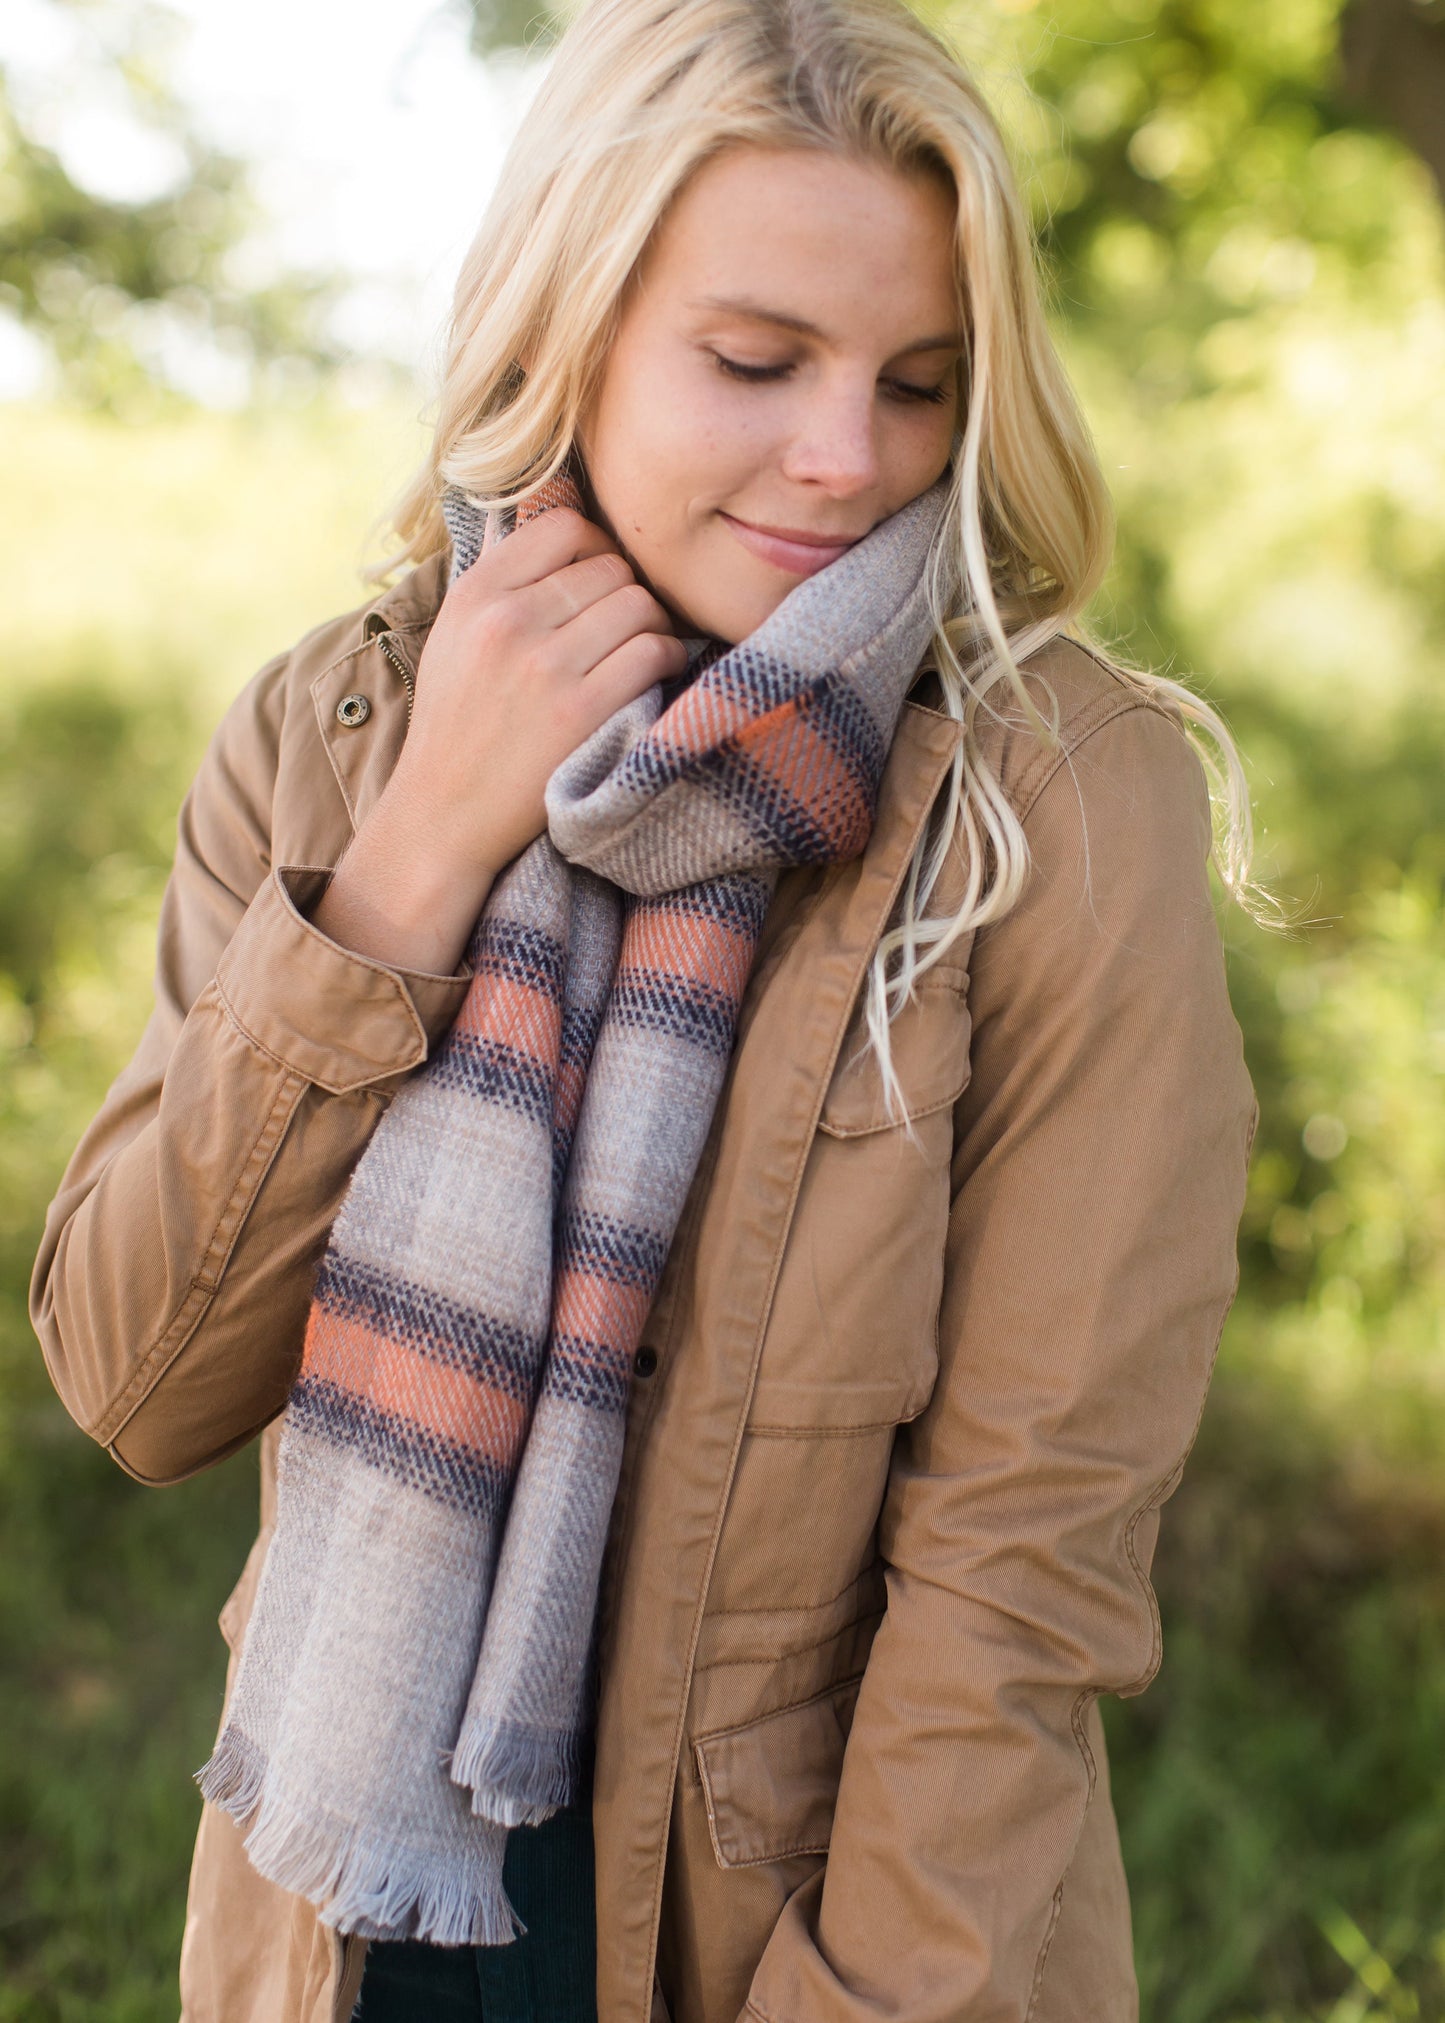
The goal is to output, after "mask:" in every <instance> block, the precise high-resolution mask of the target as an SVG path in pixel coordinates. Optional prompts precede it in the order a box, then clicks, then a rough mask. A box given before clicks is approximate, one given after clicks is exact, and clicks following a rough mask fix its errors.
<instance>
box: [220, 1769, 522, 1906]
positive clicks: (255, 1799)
mask: <svg viewBox="0 0 1445 2023" xmlns="http://www.w3.org/2000/svg"><path fill="white" fill-rule="evenodd" d="M264 1780H265V1765H264V1764H263V1763H262V1761H261V1760H260V1759H259V1758H258V1757H257V1756H256V1754H255V1753H254V1752H253V1751H252V1750H251V1749H250V1748H249V1747H248V1746H247V1745H246V1743H245V1742H244V1741H243V1740H242V1739H241V1738H240V1737H238V1736H237V1735H236V1734H235V1732H234V1730H232V1731H230V1732H228V1733H227V1734H226V1735H224V1736H223V1737H222V1739H221V1742H220V1744H219V1745H218V1747H217V1749H216V1752H215V1754H214V1755H213V1756H212V1758H211V1760H210V1762H209V1763H208V1764H207V1765H206V1767H205V1769H204V1771H202V1772H201V1773H200V1775H199V1776H198V1779H197V1781H198V1783H199V1784H200V1787H201V1794H202V1796H203V1797H204V1798H205V1799H207V1800H208V1802H209V1803H210V1804H212V1805H218V1806H221V1807H222V1808H223V1809H224V1810H225V1811H226V1812H228V1813H230V1814H231V1815H232V1817H234V1818H236V1819H242V1820H249V1821H250V1825H249V1828H248V1829H247V1831H246V1839H245V1847H246V1854H247V1856H248V1857H249V1859H250V1861H251V1863H252V1865H253V1866H254V1867H255V1868H256V1869H257V1870H258V1871H259V1872H260V1873H261V1874H262V1875H264V1876H266V1877H267V1878H268V1879H269V1880H270V1881H271V1882H273V1883H275V1884H276V1886H277V1888H278V1889H283V1890H287V1891H289V1892H290V1893H291V1894H292V1895H293V1896H300V1897H305V1898H307V1899H308V1900H309V1901H310V1902H311V1903H313V1904H318V1905H321V1906H322V1907H323V1908H322V1909H321V1910H320V1912H319V1916H320V1920H321V1923H322V1924H324V1925H330V1926H332V1927H333V1928H334V1929H335V1930H337V1931H340V1932H352V1933H355V1934H356V1935H357V1936H358V1937H360V1938H363V1939H397V1938H424V1939H426V1940H428V1941H429V1942H430V1943H431V1944H432V1945H435V1946H505V1945H509V1944H510V1943H511V1941H512V1940H513V1939H517V1938H520V1937H521V1936H522V1934H523V1933H524V1932H525V1931H526V1929H527V1928H526V1926H525V1925H524V1924H523V1922H522V1920H521V1919H520V1918H519V1917H518V1916H517V1913H516V1912H515V1911H514V1910H513V1908H512V1906H511V1903H510V1902H509V1901H508V1898H507V1893H506V1891H505V1889H504V1888H503V1887H502V1861H503V1858H504V1855H505V1851H506V1833H505V1831H504V1830H503V1829H501V1828H500V1827H499V1828H498V1830H497V1832H496V1834H495V1835H488V1836H487V1837H486V1838H485V1839H484V1840H483V1841H481V1842H480V1843H479V1844H477V1843H474V1844H473V1846H472V1847H471V1848H469V1850H468V1859H467V1861H466V1862H465V1863H464V1864H460V1863H458V1861H457V1859H456V1857H455V1855H454V1854H441V1853H437V1852H433V1853H422V1852H420V1851H418V1850H416V1849H413V1848H407V1847H400V1846H387V1845H385V1844H382V1845H377V1844H375V1843H373V1842H371V1841H369V1840H367V1839H366V1838H364V1836H363V1834H362V1832H361V1830H360V1829H359V1828H357V1827H354V1826H350V1825H347V1824H346V1823H345V1822H344V1821H341V1820H338V1819H335V1818H326V1817H325V1816H323V1815H318V1814H317V1813H316V1811H315V1809H314V1808H310V1809H308V1811H307V1812H306V1813H304V1814H303V1813H301V1812H299V1811H297V1810H296V1808H295V1807H294V1806H291V1805H289V1804H286V1803H283V1802H282V1801H280V1800H278V1799H277V1798H276V1797H275V1796H274V1795H270V1794H268V1793H266V1791H265V1789H264Z"/></svg>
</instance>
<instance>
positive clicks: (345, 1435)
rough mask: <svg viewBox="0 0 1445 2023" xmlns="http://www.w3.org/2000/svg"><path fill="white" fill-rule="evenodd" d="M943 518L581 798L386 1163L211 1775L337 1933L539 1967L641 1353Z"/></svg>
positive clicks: (704, 696)
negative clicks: (706, 1151)
mask: <svg viewBox="0 0 1445 2023" xmlns="http://www.w3.org/2000/svg"><path fill="white" fill-rule="evenodd" d="M945 492H946V487H945V485H944V484H943V483H942V482H940V483H939V484H938V485H936V486H935V487H934V488H933V489H932V490H931V491H930V492H928V493H925V494H924V495H923V496H922V497H921V498H919V499H915V500H914V501H913V502H912V503H911V504H910V505H908V506H905V507H904V508H903V509H902V510H901V511H900V512H898V513H896V514H894V515H893V516H892V517H891V518H889V519H887V520H885V521H883V522H881V523H880V524H879V525H878V526H877V527H875V528H874V529H873V531H872V532H871V533H870V534H869V535H868V536H867V537H866V538H865V539H864V540H862V541H861V542H859V543H858V544H857V546H855V547H854V548H852V549H850V550H848V552H847V553H846V554H844V555H843V556H842V557H841V558H840V559H839V560H838V561H836V562H834V563H833V564H831V565H830V566H829V567H828V568H826V569H825V570H823V571H821V572H820V573H819V574H818V575H816V576H813V577H811V578H808V579H806V580H805V581H803V582H802V583H800V584H798V586H797V587H796V588H795V589H794V590H793V591H792V592H791V593H790V594H789V595H788V596H787V597H786V598H785V599H784V600H783V602H782V603H781V604H780V605H779V606H778V608H777V609H776V610H775V611H774V612H773V614H772V616H771V617H770V618H768V619H767V620H766V621H765V622H764V624H763V625H761V626H760V627H759V628H758V630H757V631H756V632H755V633H754V634H752V635H751V636H750V637H749V638H747V639H744V640H743V641H741V642H740V643H739V644H738V645H737V646H734V647H732V648H730V649H728V650H726V651H720V650H719V653H718V657H716V658H713V659H712V660H711V663H710V664H707V663H708V657H707V656H706V655H703V656H701V657H700V660H699V663H698V665H699V667H700V671H697V672H695V673H694V674H693V677H692V679H691V680H690V681H687V682H686V683H683V684H669V690H670V691H671V693H669V694H667V695H665V694H664V692H663V691H662V690H659V689H653V690H651V691H649V692H648V694H646V695H645V696H643V697H642V698H641V699H640V700H638V701H637V702H635V703H632V704H630V705H629V706H628V707H626V708H625V709H622V710H619V711H618V712H617V714H616V715H615V716H614V717H612V718H611V719H610V720H609V722H607V723H606V724H604V725H603V726H602V728H601V729H600V730H598V731H597V732H596V733H595V734H594V735H593V736H592V737H591V738H589V739H588V740H587V742H586V743H585V744H584V745H582V746H581V747H580V748H579V749H578V750H577V751H576V752H574V753H573V754H572V756H571V757H570V758H569V759H568V760H567V761H566V762H565V763H564V764H563V765H562V766H560V767H559V768H558V770H557V771H556V773H555V774H554V775H553V777H552V779H551V781H550V783H549V785H548V789H547V816H548V827H547V831H546V833H545V834H543V835H542V836H540V837H539V838H538V839H537V840H536V841H535V842H534V843H533V844H531V845H530V846H529V848H528V849H526V850H525V851H524V852H523V853H522V855H521V856H520V857H518V858H517V859H516V861H515V862H514V863H513V864H512V865H511V866H510V867H509V868H508V869H507V871H506V872H505V873H504V874H503V875H502V877H501V878H499V879H498V881H497V882H496V884H495V886H494V887H493V889H492V892H491V894H490V896H489V898H488V900H487V903H486V906H485V908H484V910H483V913H482V916H481V919H480V920H479V922H478V923H477V927H476V930H475V933H474V936H473V938H472V941H471V944H470V947H469V950H468V959H469V962H470V966H471V969H472V972H473V976H472V981H471V984H470V986H469V988H468V991H467V995H466V998H465V1001H464V1003H463V1006H462V1009H461V1011H460V1013H459V1015H458V1017H457V1019H456V1022H455V1024H454V1025H453V1027H452V1029H451V1031H450V1033H449V1034H448V1036H447V1038H446V1040H445V1042H444V1043H443V1044H442V1045H441V1046H440V1047H439V1048H438V1049H437V1050H436V1052H435V1053H434V1054H433V1056H432V1058H431V1059H430V1060H429V1061H428V1062H427V1064H426V1065H425V1067H424V1068H422V1069H421V1070H420V1071H419V1072H418V1073H417V1074H416V1075H415V1076H413V1077H412V1078H411V1079H410V1080H409V1081H408V1082H407V1083H406V1084H405V1085H404V1086H403V1087H402V1088H401V1089H400V1091H399V1092H398V1093H397V1095H396V1097H395V1099H394V1100H393V1102H392V1104H391V1106H390V1108H389V1109H388V1110H387V1112H386V1114H385V1115H384V1116H383V1118H382V1120H381V1122H380V1124H379V1125H378V1126H377V1129H376V1132H375V1134H374V1135H373V1137H372V1139H371V1141H370V1144H369V1145H368V1147H367V1150H366V1151H365V1153H364V1154H363V1156H362V1158H361V1160H360V1163H359V1164H358V1166H357V1169H356V1172H355V1175H354V1177H353V1179H352V1183H351V1186H350V1189H349V1191H348V1193H347V1196H346V1199H345V1202H344V1204H343V1206H342V1208H341V1212H340V1214H339V1215H338V1216H337V1219H336V1222H335V1225H334V1227H333V1229H332V1233H331V1239H330V1245H329V1248H328V1250H327V1254H326V1257H325V1260H324V1262H323V1264H322V1267H321V1272H320V1276H319V1278H318V1281H317V1285H316V1290H315V1296H314V1301H313V1305H312V1310H311V1315H310V1319H309V1323H308V1327H307V1333H306V1343H305V1350H304V1354H303V1360H302V1364H301V1370H300V1375H299V1377H298V1380H297V1382H296V1385H295V1387H294V1389H293V1391H292V1393H291V1397H290V1401H289V1403H288V1405H287V1408H286V1415H285V1420H284V1423H283V1429H282V1438H281V1448H280V1460H279V1469H278V1487H277V1496H278V1506H277V1507H278V1516H277V1525H276V1533H275V1538H274V1540H273V1543H272V1545H271V1549H270V1554H269V1557H268V1559H267V1561H266V1566H265V1569H264V1572H263V1574H262V1578H261V1583H260V1587H259V1590H258V1593H257V1597H256V1604H255V1608H254V1612H253V1614H252V1618H251V1623H250V1627H249V1631H248V1634H247V1637H246V1643H245V1649H244V1652H243V1655H242V1660H241V1666H240V1672H239V1676H238V1678H237V1681H236V1687H235V1692H234V1694H233V1696H232V1700H231V1704H230V1709H229V1713H228V1717H227V1720H226V1723H225V1726H224V1728H223V1731H222V1733H221V1736H220V1738H219V1740H218V1742H217V1745H216V1749H215V1752H214V1754H213V1755H212V1757H211V1759H210V1761H209V1762H208V1763H207V1764H206V1766H205V1768H204V1769H203V1770H202V1771H201V1772H200V1773H199V1781H200V1784H201V1788H202V1790H203V1791H204V1793H205V1795H206V1797H207V1798H208V1799H210V1800H212V1801H213V1802H214V1803H215V1804H217V1805H220V1806H222V1807H224V1808H225V1809H226V1810H227V1811H228V1812H229V1813H231V1814H232V1815H233V1816H234V1817H235V1818H236V1819H237V1820H238V1821H240V1822H241V1823H242V1824H243V1825H245V1826H246V1827H247V1829H248V1831H247V1838H246V1848H247V1852H248V1854H249V1855H250V1858H251V1860H252V1862H253V1863H254V1865H255V1867H256V1868H257V1869H258V1870H259V1871H260V1873H261V1874H262V1875H264V1876H266V1877H268V1878H269V1879H270V1880H271V1881H272V1882H274V1883H276V1884H278V1885H279V1886H280V1887H281V1888H283V1889H286V1890H289V1891H292V1892H294V1893H296V1894H298V1895H301V1896H304V1897H306V1898H308V1899H309V1900H310V1901H311V1902H312V1903H314V1904H315V1905H316V1906H317V1907H318V1909H319V1912H320V1915H321V1918H322V1920H323V1922H325V1923H326V1924H329V1925H332V1926H335V1927H336V1928H338V1929H339V1930H341V1931H344V1932H354V1933H359V1934H362V1935H364V1936H367V1937H370V1938H384V1939H398V1938H410V1937H415V1938H421V1939H427V1940H431V1941H433V1942H434V1943H437V1944H440V1945H461V1944H466V1943H469V1942H470V1943H475V1944H498V1943H502V1942H505V1941H507V1940H509V1939H511V1938H512V1937H514V1936H515V1933H516V1931H517V1929H518V1927H517V1921H516V1919H515V1916H514V1914H513V1912H512V1909H511V1906H510V1905H509V1904H508V1902H507V1898H506V1895H505V1893H504V1891H503V1888H502V1854H503V1849H504V1846H505V1842H506V1836H507V1832H508V1830H509V1828H510V1827H512V1826H514V1825H517V1824H521V1823H535V1822H538V1821H540V1820H542V1819H545V1818H546V1817H548V1816H549V1814H551V1813H552V1812H554V1811H555V1810H557V1809H558V1808H559V1807H560V1806H563V1805H565V1804H567V1803H568V1802H569V1801H570V1800H571V1799H572V1798H573V1797H574V1795H575V1794H576V1791H577V1787H578V1774H579V1768H580V1766H581V1763H582V1760H583V1755H584V1751H585V1745H586V1741H587V1737H588V1734H589V1727H590V1722H591V1718H592V1689H591V1671H592V1635H593V1623H594V1616H595V1613H596V1603H597V1587H598V1576H599V1570H600V1565H601V1559H602V1551H603V1546H604V1543H605V1540H606V1536H607V1529H608V1522H609V1517H610V1512H611V1506H612V1500H613V1496H614V1493H615V1490H616V1485H617V1475H618V1468H619V1464H620V1460H621V1454H622V1442H623V1431H624V1423H625V1413H626V1406H627V1399H628V1393H629V1385H630V1376H631V1368H632V1358H633V1355H634V1352H635V1350H636V1346H637V1342H638V1338H639V1335H640V1333H641V1330H642V1327H643V1324H644V1322H645V1320H646V1317H647V1312H648V1309H649V1306H650V1304H651V1301H652V1297H653V1294H654V1292H655V1290H656V1287H657V1282H658V1279H659V1276H660V1275H661V1271H662V1267H663V1263H664V1261H665V1259H666V1256H667V1251H668V1247H669V1244H670V1243H671V1240H672V1236H673V1231H674V1229H675V1227H676V1223H677V1218H678V1216H679V1214H680V1212H681V1209H682V1204H683V1198H684V1196H685V1194H686V1192H687V1189H688V1187H689V1185H690V1183H691V1180H692V1177H693V1173H694V1170H695V1168H696V1165H697V1161H698V1158H699V1155H700V1153H701V1149H702V1145H703V1141H704V1138H705V1136H706V1134H707V1130H708V1126H709V1123H710V1121H711V1118H712V1114H713V1110H714V1108H715V1106H716V1104H717V1100H718V1096H719V1093H720V1091H721V1089H722V1085H723V1078H724V1075H725V1073H726V1070H727V1065H728V1061H729V1058H730V1055H731V1051H732V1046H733V1040H734V1032H735V1027H736V1020H737V1013H738V1007H739V1005H740V1002H741V999H742V995H743V990H744V987H745V985H746V982H747V978H748V973H749V970H750V967H751V964H752V959H753V954H754V951H755V948H756V945H757V938H758V934H759V931H760V929H761V927H762V922H763V915H764V912H765V910H766V907H767V903H768V899H769V896H770V894H771V891H772V888H773V884H774V882H775V880H776V878H777V875H778V872H779V871H780V870H781V869H782V868H783V867H785V866H788V865H795V864H828V863H834V862H838V861H842V860H845V859H848V858H851V857H854V856H856V855H858V854H859V853H860V852H861V851H862V849H863V848H864V846H865V844H866V842H867V840H868V836H869V833H870V831H871V828H872V823H873V816H874V812H875V808H876V805H877V797H878V789H879V783H880V780H881V778H882V773H883V767H884V763H885V761H886V758H887V755H888V749H889V745H890V743H891V740H892V737H893V732H894V729H895V726H896V724H897V721H898V717H899V714H900V711H901V709H902V705H903V700H904V697H905V695H906V694H907V691H908V689H909V687H910V685H911V683H912V681H913V679H914V675H915V672H916V669H917V666H918V662H919V659H920V657H921V655H922V653H923V650H924V648H925V646H926V644H927V642H928V639H929V636H930V632H931V626H932V621H931V616H930V611H929V605H928V601H927V597H926V595H925V588H924V585H925V576H926V569H927V563H928V556H929V551H930V546H931V543H932V540H933V537H934V534H935V532H936V530H937V527H938V524H939V520H940V517H941V515H942V511H943V505H944V499H945ZM567 496H568V494H567V493H566V491H565V489H558V490H555V491H554V492H553V493H551V494H550V495H549V496H548V497H546V498H543V499H542V500H541V501H540V504H541V505H542V506H543V507H545V506H546V505H547V504H555V503H559V502H560V501H561V500H562V499H563V498H566V497H567ZM448 518H449V522H450V525H451V529H452V534H453V554H454V579H455V574H456V573H459V571H460V570H461V569H462V568H464V567H466V566H467V565H468V563H469V562H470V561H472V560H473V559H474V558H475V556H476V554H477V553H478V552H479V550H480V548H481V546H482V545H483V539H482V536H483V533H484V528H483V524H482V521H481V518H480V516H479V515H478V514H477V512H476V510H475V509H474V508H473V507H471V506H470V505H469V504H468V502H466V501H464V500H460V499H459V498H457V497H456V496H455V495H454V496H453V497H452V498H451V499H450V500H449V502H448ZM507 531H508V528H507V526H506V525H505V524H502V523H500V522H494V523H493V524H492V525H491V527H490V528H488V529H486V530H485V532H486V535H487V538H488V539H489V540H490V539H495V538H500V537H502V536H504V535H505V533H506V532H507Z"/></svg>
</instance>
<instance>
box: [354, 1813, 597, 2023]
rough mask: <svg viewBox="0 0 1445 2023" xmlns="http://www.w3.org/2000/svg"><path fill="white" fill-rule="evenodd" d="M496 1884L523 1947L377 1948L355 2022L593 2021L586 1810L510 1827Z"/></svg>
mask: <svg viewBox="0 0 1445 2023" xmlns="http://www.w3.org/2000/svg"><path fill="white" fill-rule="evenodd" d="M502 1881H503V1884H504V1885H505V1887H506V1892H507V1895H508V1897H509V1898H510V1899H511V1902H512V1905H513V1908H514V1909H515V1910H516V1913H517V1915H518V1917H519V1918H520V1919H521V1920H522V1922H523V1924H524V1925H525V1926H526V1927H527V1929H526V1932H525V1933H524V1934H523V1936H522V1937H521V1938H520V1939H516V1940H514V1941H513V1942H512V1944H511V1945H509V1946H429V1945H425V1944H423V1943H422V1942H421V1941H420V1940H416V1939H403V1940H400V1941H396V1942H393V1941H384V1942H382V1941H374V1942H373V1943H372V1945H371V1946H370V1947H368V1949H367V1954H366V1972H365V1974H364V1975H363V1977H362V1982H361V1994H360V1997H359V1998H358V2001H357V2004H356V2008H355V2010H354V2012H353V2017H352V2023H597V1992H596V1988H597V1912H596V1901H595V1897H594V1893H593V1865H592V1814H591V1810H590V1808H588V1807H583V1808H581V1809H579V1810H578V1811H575V1812H558V1813H554V1814H553V1816H552V1818H551V1819H549V1820H546V1821H544V1823H543V1824H542V1825H541V1826H518V1827H514V1828H513V1829H512V1831H511V1833H510V1834H508V1836H507V1855H506V1861H505V1863H504V1865H503V1868H502Z"/></svg>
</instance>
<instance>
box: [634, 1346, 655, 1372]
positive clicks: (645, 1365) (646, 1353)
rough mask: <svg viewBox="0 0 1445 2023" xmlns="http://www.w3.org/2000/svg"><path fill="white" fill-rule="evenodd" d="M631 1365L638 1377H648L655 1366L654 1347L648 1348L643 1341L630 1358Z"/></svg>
mask: <svg viewBox="0 0 1445 2023" xmlns="http://www.w3.org/2000/svg"><path fill="white" fill-rule="evenodd" d="M632 1367H633V1369H634V1370H636V1372H637V1374H638V1376H639V1377H650V1376H651V1375H652V1373H653V1371H654V1370H655V1369H656V1368H657V1351H656V1349H654V1348H650V1347H649V1346H648V1344H647V1343H646V1342H644V1343H643V1345H642V1347H641V1348H640V1349H639V1350H638V1351H637V1354H636V1355H635V1356H634V1357H633V1358H632Z"/></svg>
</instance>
